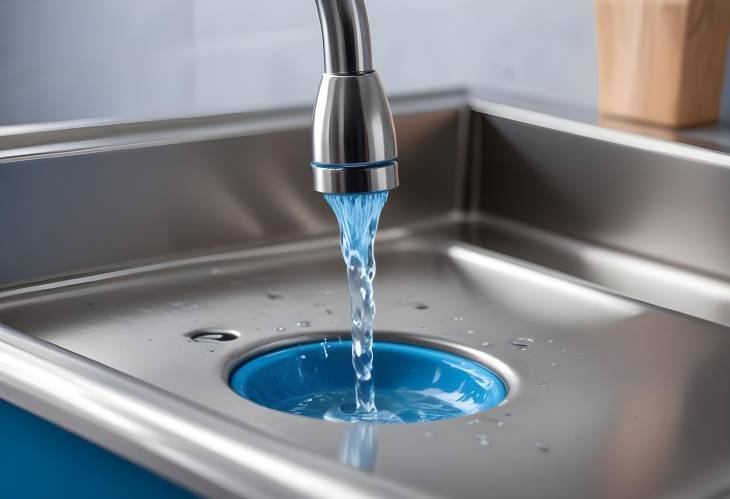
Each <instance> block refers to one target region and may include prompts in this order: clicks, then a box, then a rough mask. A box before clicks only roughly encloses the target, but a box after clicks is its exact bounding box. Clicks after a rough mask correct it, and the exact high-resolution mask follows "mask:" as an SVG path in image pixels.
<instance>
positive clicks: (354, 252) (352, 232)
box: [324, 192, 388, 414]
mask: <svg viewBox="0 0 730 499" xmlns="http://www.w3.org/2000/svg"><path fill="white" fill-rule="evenodd" d="M324 198H325V200H326V201H327V203H328V204H329V205H330V208H332V211H333V212H334V213H335V216H336V217H337V222H338V224H339V226H340V246H341V248H342V256H343V257H344V259H345V265H346V266H347V279H348V282H349V285H350V300H351V304H352V365H353V367H354V368H355V380H356V381H355V407H356V412H357V413H362V414H371V413H375V412H376V410H377V409H376V407H375V389H374V388H375V387H374V385H373V379H372V370H373V318H374V316H375V302H374V301H373V279H374V278H375V255H374V253H373V247H374V243H375V233H376V231H377V230H378V221H379V219H380V212H381V211H382V210H383V207H384V206H385V203H386V201H387V200H388V193H387V192H375V193H362V194H325V195H324Z"/></svg>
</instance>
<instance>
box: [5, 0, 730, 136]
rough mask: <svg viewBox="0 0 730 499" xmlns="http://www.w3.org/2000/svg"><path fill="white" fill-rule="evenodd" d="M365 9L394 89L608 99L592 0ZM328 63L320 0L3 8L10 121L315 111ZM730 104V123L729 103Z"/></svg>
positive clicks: (408, 0)
mask: <svg viewBox="0 0 730 499" xmlns="http://www.w3.org/2000/svg"><path fill="white" fill-rule="evenodd" d="M367 3H368V7H369V12H370V21H371V26H372V31H373V44H374V47H373V48H374V53H375V54H374V55H375V63H376V67H377V68H378V70H379V72H380V73H381V75H382V77H383V79H384V81H385V84H386V87H387V89H388V91H389V92H390V93H393V94H398V93H407V92H413V91H421V90H432V89H439V88H448V87H454V86H463V85H491V86H497V87H506V88H512V89H515V90H517V91H520V92H527V93H531V94H536V95H538V96H547V97H554V98H558V99H561V100H563V101H566V102H573V103H576V104H582V105H592V104H593V103H594V102H595V100H596V95H597V91H596V85H597V78H596V57H595V33H594V14H593V1H592V0H560V1H559V2H551V1H546V0H509V1H505V0H438V1H437V0H368V1H367ZM729 66H730V65H729ZM321 68H322V55H321V39H320V33H319V25H318V20H317V14H316V9H315V7H314V2H312V1H311V0H259V1H253V0H103V1H100V0H65V1H59V0H2V2H0V125H3V124H17V123H29V122H40V121H57V120H66V119H79V118H112V119H139V118H157V117H168V116H181V115H196V114H210V113H218V112H232V111H240V110H247V109H264V108H270V107H282V106H290V105H297V104H306V103H309V102H311V101H312V99H313V97H314V93H315V91H316V86H317V81H318V79H319V75H320V73H321ZM728 71H729V72H730V69H729V70H728ZM728 78H730V76H729V77H728ZM726 94H730V92H726ZM724 109H725V116H726V117H727V118H728V119H730V95H729V96H728V98H726V99H725V102H724Z"/></svg>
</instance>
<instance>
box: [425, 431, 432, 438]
mask: <svg viewBox="0 0 730 499" xmlns="http://www.w3.org/2000/svg"><path fill="white" fill-rule="evenodd" d="M423 435H424V436H425V437H426V438H431V437H433V433H431V432H430V431H427V432H426V433H424V434H423Z"/></svg>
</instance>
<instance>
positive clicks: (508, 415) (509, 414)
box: [504, 412, 512, 417]
mask: <svg viewBox="0 0 730 499" xmlns="http://www.w3.org/2000/svg"><path fill="white" fill-rule="evenodd" d="M504 415H505V416H507V417H510V416H511V415H512V413H511V412H505V413H504Z"/></svg>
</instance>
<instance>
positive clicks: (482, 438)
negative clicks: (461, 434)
mask: <svg viewBox="0 0 730 499" xmlns="http://www.w3.org/2000/svg"><path fill="white" fill-rule="evenodd" d="M477 439H478V440H479V445H481V446H482V447H486V446H488V445H489V439H488V438H487V436H486V435H485V434H483V433H482V434H480V435H477Z"/></svg>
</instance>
